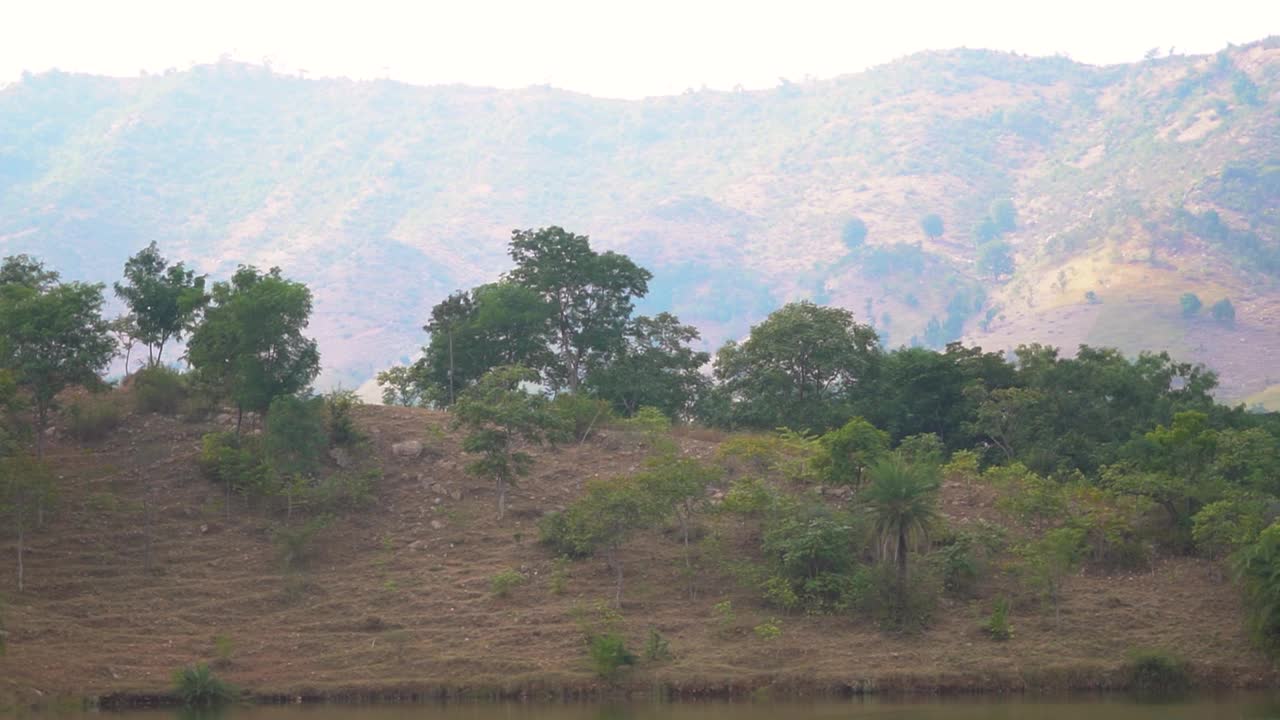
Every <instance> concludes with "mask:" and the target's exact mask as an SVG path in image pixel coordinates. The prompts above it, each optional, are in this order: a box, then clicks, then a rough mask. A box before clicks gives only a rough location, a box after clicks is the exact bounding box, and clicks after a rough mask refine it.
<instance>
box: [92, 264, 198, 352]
mask: <svg viewBox="0 0 1280 720" xmlns="http://www.w3.org/2000/svg"><path fill="white" fill-rule="evenodd" d="M124 279H125V282H123V283H116V284H115V290H116V295H117V296H119V297H120V299H122V300H124V302H125V304H126V305H128V306H129V312H130V313H131V314H132V316H133V319H134V322H135V323H136V325H137V334H136V335H135V336H134V337H136V339H138V340H141V341H142V342H143V343H144V344H145V345H146V346H147V361H148V364H149V365H151V366H153V367H154V366H156V365H159V364H160V362H161V360H162V357H163V355H164V346H165V344H166V343H168V342H169V341H170V340H173V341H175V342H177V341H181V340H182V335H183V333H184V332H186V331H187V330H188V329H190V327H191V326H192V321H193V320H194V319H195V316H196V314H197V313H198V312H199V311H200V309H201V308H202V307H203V306H204V304H205V302H206V300H207V296H206V295H205V291H204V283H205V278H204V276H203V275H196V274H195V271H193V270H188V269H187V268H186V267H185V266H183V264H182V263H176V264H173V265H170V264H169V261H168V260H166V259H165V258H164V256H163V255H161V254H160V250H159V248H157V247H156V244H155V243H154V242H153V243H151V244H150V245H148V246H147V247H145V248H143V249H142V250H140V251H138V254H136V255H134V256H133V257H131V258H129V260H128V262H126V263H125V264H124Z"/></svg>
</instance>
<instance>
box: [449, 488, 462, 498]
mask: <svg viewBox="0 0 1280 720" xmlns="http://www.w3.org/2000/svg"><path fill="white" fill-rule="evenodd" d="M449 497H450V498H451V499H453V500H461V499H462V491H461V490H459V489H457V488H454V489H453V490H450V491H449Z"/></svg>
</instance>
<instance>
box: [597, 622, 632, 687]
mask: <svg viewBox="0 0 1280 720" xmlns="http://www.w3.org/2000/svg"><path fill="white" fill-rule="evenodd" d="M587 652H588V654H589V655H590V657H591V666H592V668H593V669H594V670H595V671H596V674H597V675H599V676H600V677H602V678H604V679H605V680H612V679H614V678H615V677H617V675H618V672H619V671H621V670H622V668H624V667H630V666H632V665H635V664H636V656H635V655H633V654H631V652H630V651H629V650H627V644H626V641H625V640H623V639H622V636H621V635H619V634H618V633H615V632H605V633H600V634H597V635H592V636H591V638H590V639H589V640H588V641H587Z"/></svg>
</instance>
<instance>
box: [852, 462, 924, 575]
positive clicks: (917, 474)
mask: <svg viewBox="0 0 1280 720" xmlns="http://www.w3.org/2000/svg"><path fill="white" fill-rule="evenodd" d="M870 476H871V483H870V484H869V485H868V486H867V487H866V489H865V490H863V492H862V495H861V498H862V501H863V502H864V503H866V506H867V510H868V511H869V512H870V514H871V519H872V522H873V528H874V532H875V536H876V539H877V543H878V547H879V548H880V557H881V558H882V559H885V560H889V559H892V560H893V562H894V565H895V567H896V569H897V585H898V593H899V598H900V599H905V597H906V593H907V588H908V582H909V575H908V565H907V556H908V554H909V553H910V551H911V550H912V549H921V548H925V547H927V546H928V542H929V529H930V527H931V526H932V525H933V523H934V521H935V520H936V518H937V516H938V509H937V503H938V487H939V480H938V473H937V468H936V467H931V466H929V465H912V464H908V463H905V462H903V461H902V460H900V459H898V458H894V457H890V458H887V459H885V460H882V461H880V462H878V463H876V464H875V465H874V466H873V467H872V468H871V472H870Z"/></svg>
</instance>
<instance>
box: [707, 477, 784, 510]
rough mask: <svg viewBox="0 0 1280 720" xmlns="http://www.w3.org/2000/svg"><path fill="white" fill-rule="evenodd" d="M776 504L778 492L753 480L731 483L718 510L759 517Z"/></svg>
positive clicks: (746, 479) (747, 479)
mask: <svg viewBox="0 0 1280 720" xmlns="http://www.w3.org/2000/svg"><path fill="white" fill-rule="evenodd" d="M777 502H778V491H777V490H774V489H773V488H772V487H770V486H769V485H767V484H766V483H763V482H761V481H759V480H756V479H754V478H743V479H741V480H735V481H733V484H731V485H730V486H729V491H728V492H727V493H725V495H724V500H723V501H722V502H721V504H720V509H721V510H723V511H725V512H730V513H737V514H740V515H759V514H761V513H764V512H765V511H767V510H771V509H772V508H773V507H774V505H776V504H777Z"/></svg>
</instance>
